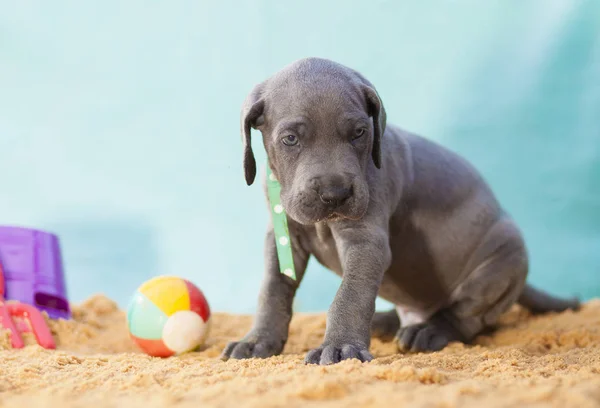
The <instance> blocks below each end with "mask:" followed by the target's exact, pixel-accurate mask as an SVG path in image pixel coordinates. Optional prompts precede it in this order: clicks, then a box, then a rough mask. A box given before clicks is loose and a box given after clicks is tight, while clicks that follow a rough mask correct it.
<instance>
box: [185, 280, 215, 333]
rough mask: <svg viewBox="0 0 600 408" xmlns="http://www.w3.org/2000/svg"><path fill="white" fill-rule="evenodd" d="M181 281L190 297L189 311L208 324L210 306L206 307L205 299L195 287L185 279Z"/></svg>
mask: <svg viewBox="0 0 600 408" xmlns="http://www.w3.org/2000/svg"><path fill="white" fill-rule="evenodd" d="M183 281H184V282H185V284H186V286H187V289H188V295H189V297H190V310H191V311H192V312H195V313H198V314H199V315H200V317H201V318H202V320H204V322H205V323H206V322H208V319H210V306H208V301H207V300H206V297H205V296H204V294H203V293H202V291H201V290H200V289H198V287H197V286H196V285H194V284H193V283H191V282H190V281H187V280H185V279H183Z"/></svg>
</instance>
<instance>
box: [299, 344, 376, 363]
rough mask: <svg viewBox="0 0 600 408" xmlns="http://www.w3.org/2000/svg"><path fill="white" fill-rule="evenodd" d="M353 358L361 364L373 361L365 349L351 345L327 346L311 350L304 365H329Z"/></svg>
mask: <svg viewBox="0 0 600 408" xmlns="http://www.w3.org/2000/svg"><path fill="white" fill-rule="evenodd" d="M351 358H355V359H358V360H360V361H361V362H367V361H371V360H373V356H372V355H371V353H369V350H368V349H367V348H366V347H362V346H355V345H352V344H328V345H325V344H324V345H322V346H321V347H319V348H316V349H314V350H311V351H309V352H308V354H307V355H306V358H305V359H304V362H305V363H306V364H320V365H329V364H337V363H339V362H340V361H342V360H349V359H351Z"/></svg>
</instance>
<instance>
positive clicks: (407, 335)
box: [396, 322, 455, 352]
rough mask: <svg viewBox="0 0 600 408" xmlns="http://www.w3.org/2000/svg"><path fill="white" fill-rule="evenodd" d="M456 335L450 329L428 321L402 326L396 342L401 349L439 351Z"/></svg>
mask: <svg viewBox="0 0 600 408" xmlns="http://www.w3.org/2000/svg"><path fill="white" fill-rule="evenodd" d="M454 337H455V336H453V333H451V332H450V331H448V330H445V329H443V328H440V327H438V326H436V325H433V324H430V323H427V322H426V323H420V324H414V325H410V326H406V327H402V328H401V329H400V330H398V333H397V334H396V342H397V344H398V349H399V350H400V351H412V352H419V351H439V350H441V349H443V348H444V347H446V346H447V345H448V343H449V342H450V341H452V340H454Z"/></svg>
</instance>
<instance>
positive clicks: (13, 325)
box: [0, 264, 56, 349]
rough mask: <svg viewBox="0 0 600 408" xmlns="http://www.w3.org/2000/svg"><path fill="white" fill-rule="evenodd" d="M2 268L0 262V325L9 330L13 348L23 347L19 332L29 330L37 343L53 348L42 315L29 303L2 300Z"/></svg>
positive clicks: (52, 342)
mask: <svg viewBox="0 0 600 408" xmlns="http://www.w3.org/2000/svg"><path fill="white" fill-rule="evenodd" d="M4 283H5V282H4V269H3V268H2V264H0V327H3V328H5V329H8V331H9V332H10V342H11V345H12V347H13V348H16V349H18V348H23V347H25V342H24V341H23V337H21V333H27V332H31V333H33V335H34V336H35V339H36V340H37V342H38V344H39V345H40V346H42V347H44V348H47V349H55V348H56V343H55V342H54V338H53V337H52V332H51V331H50V329H49V328H48V325H47V324H46V320H45V319H44V316H42V314H41V313H40V311H39V310H37V309H36V308H35V307H33V306H31V305H26V304H23V303H20V302H10V301H9V302H5V301H4Z"/></svg>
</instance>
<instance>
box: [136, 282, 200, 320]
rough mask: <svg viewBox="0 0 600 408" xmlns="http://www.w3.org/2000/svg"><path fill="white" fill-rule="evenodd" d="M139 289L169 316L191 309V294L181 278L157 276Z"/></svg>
mask: <svg viewBox="0 0 600 408" xmlns="http://www.w3.org/2000/svg"><path fill="white" fill-rule="evenodd" d="M139 291H140V292H141V293H143V294H144V295H145V296H146V297H147V298H148V299H150V301H151V302H152V303H154V304H155V305H156V306H157V307H158V308H159V309H160V310H162V311H163V313H165V314H166V315H167V316H171V315H172V314H174V313H176V312H178V311H181V310H190V296H189V294H188V289H187V286H186V284H185V282H184V281H183V280H182V279H181V278H177V277H174V276H157V277H155V278H152V279H150V280H148V281H146V282H145V283H144V284H143V285H142V286H140V288H139Z"/></svg>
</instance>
